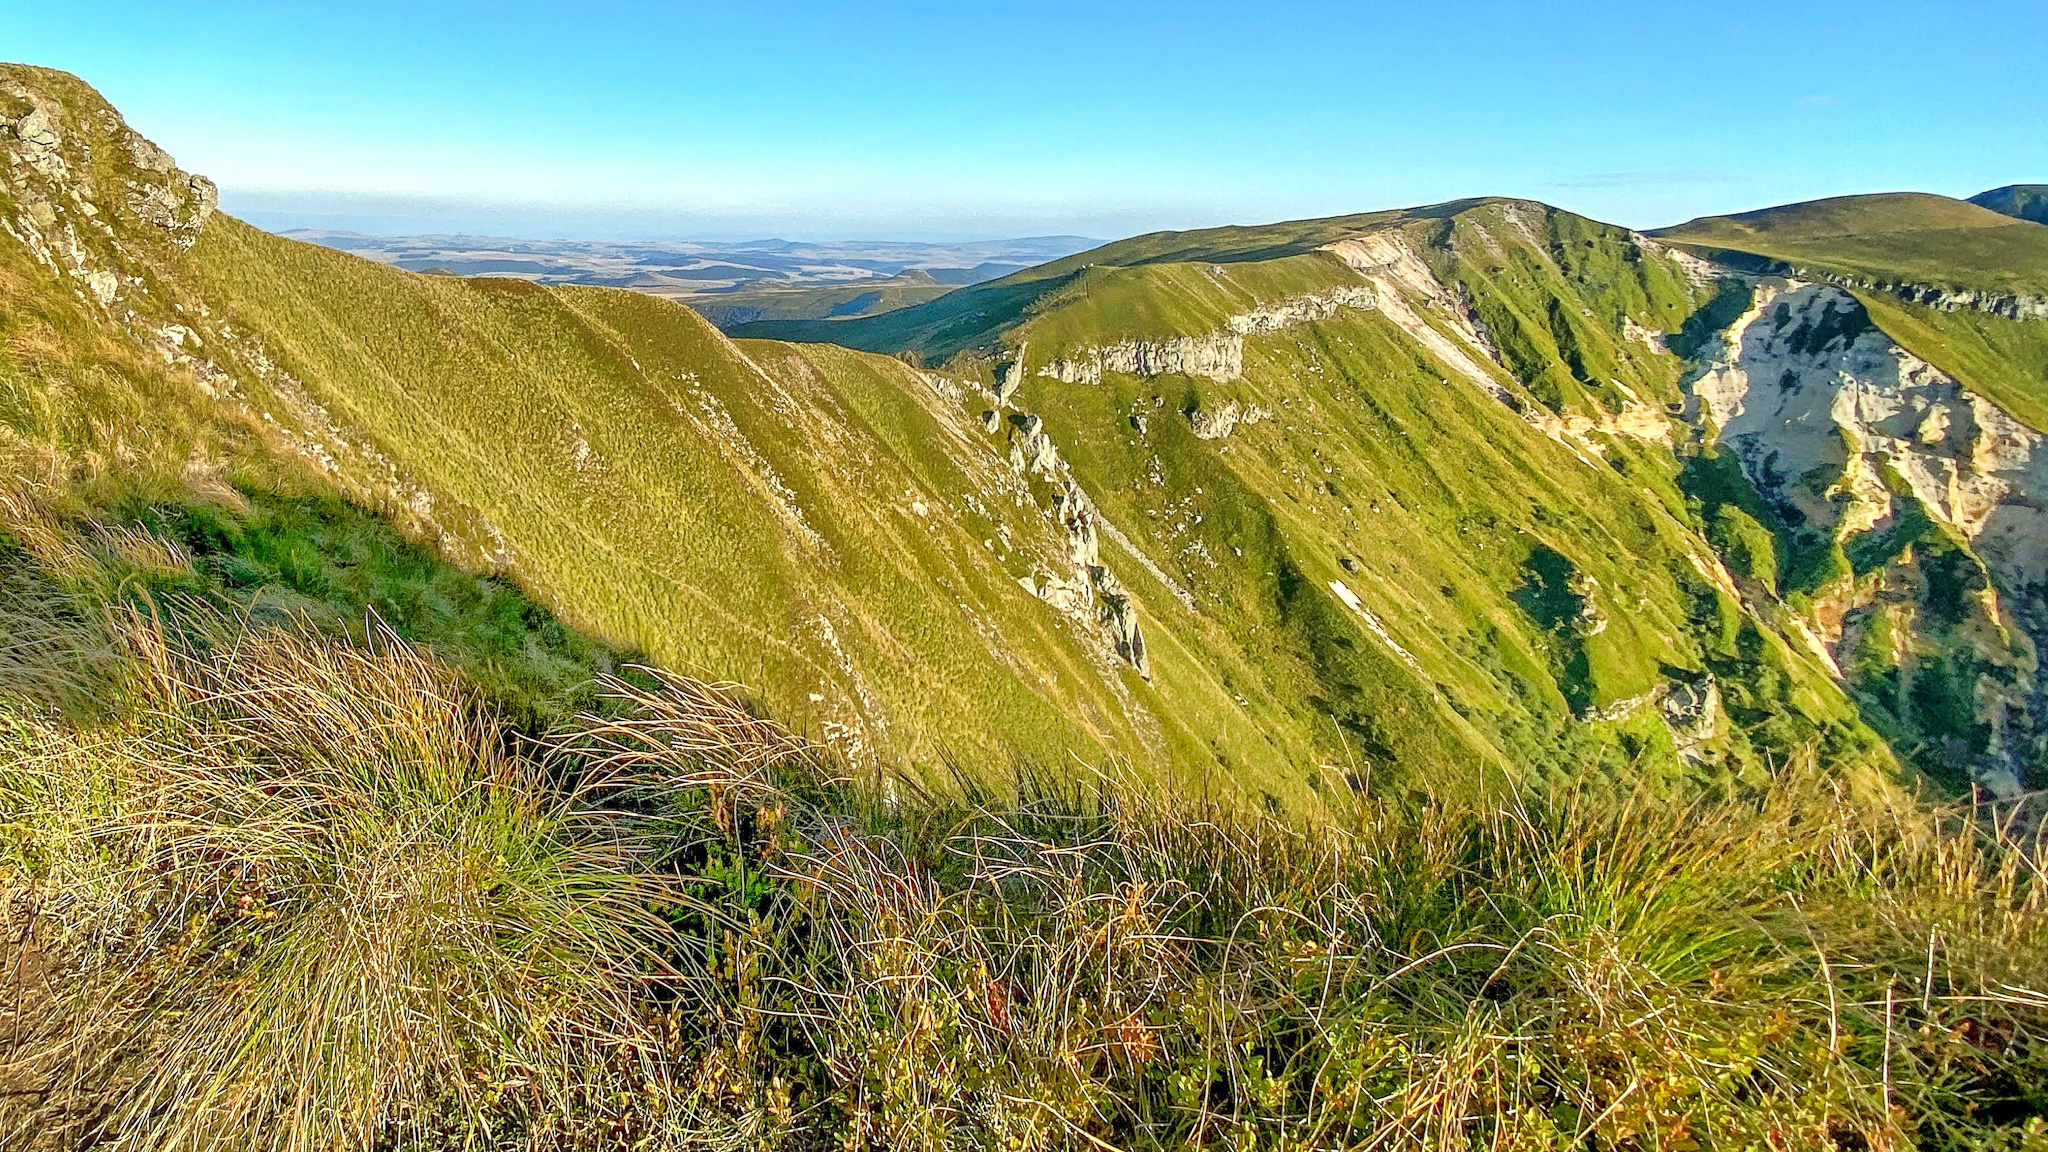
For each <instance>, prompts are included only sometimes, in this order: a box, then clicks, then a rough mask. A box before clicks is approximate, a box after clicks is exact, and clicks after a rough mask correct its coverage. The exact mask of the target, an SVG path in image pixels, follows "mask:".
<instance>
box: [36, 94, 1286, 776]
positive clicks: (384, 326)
mask: <svg viewBox="0 0 2048 1152" xmlns="http://www.w3.org/2000/svg"><path fill="white" fill-rule="evenodd" d="M7 79H8V80H9V81H10V82H11V83H12V84H13V85H14V87H15V88H16V89H18V91H14V92H12V93H11V98H12V99H13V100H15V101H17V102H18V106H17V107H10V108H9V109H7V111H8V112H9V114H10V115H26V112H25V111H24V109H26V108H28V107H30V106H31V105H33V106H35V107H38V108H46V109H47V110H46V111H45V113H44V118H45V119H47V120H50V121H51V122H52V123H54V125H55V128H54V131H55V133H56V137H55V139H56V143H55V144H54V145H53V151H52V154H53V155H56V156H58V157H59V158H63V157H72V158H74V159H68V160H65V163H64V166H63V167H62V168H56V167H53V169H52V170H53V171H54V172H56V173H57V175H55V176H50V175H47V174H42V173H38V174H37V175H36V177H35V178H34V179H33V180H32V181H31V182H30V185H29V186H28V187H27V188H26V189H25V190H21V189H18V190H16V192H15V194H14V195H13V196H12V197H11V198H10V199H9V200H8V201H6V202H5V203H4V204H0V208H4V209H5V210H6V211H7V213H8V215H9V218H10V220H11V221H12V222H13V224H14V229H15V232H16V235H14V236H9V237H6V238H4V239H0V248H4V249H5V250H6V253H7V258H6V261H5V266H6V269H7V280H6V282H5V283H6V286H7V289H8V292H9V303H8V316H9V324H10V330H11V332H12V333H13V335H12V336H11V337H10V340H11V343H10V348H11V349H12V355H11V356H10V368H9V388H8V389H7V392H6V397H7V399H6V403H5V405H4V413H5V415H7V417H8V435H9V437H10V442H13V443H18V444H21V445H25V446H32V448H33V449H34V450H35V451H37V452H40V453H42V454H44V455H46V456H47V457H48V458H49V459H50V460H51V462H52V463H51V467H52V468H54V469H56V470H57V472H58V473H59V474H60V475H59V478H60V479H62V480H63V482H64V483H65V484H66V485H70V486H76V485H80V484H85V483H86V478H87V475H88V474H91V475H102V476H119V475H126V474H129V473H132V472H134V471H135V470H136V469H135V468H134V467H131V465H132V464H133V463H134V462H135V461H140V460H148V461H154V462H155V464H154V465H153V467H155V468H157V469H158V470H160V471H161V470H163V469H165V468H168V469H169V470H170V472H171V475H172V477H173V478H174V483H175V484H182V481H181V480H175V478H176V477H178V475H179V474H180V473H181V472H191V473H193V474H194V475H202V474H203V475H216V476H225V477H228V478H229V480H228V481H225V482H224V483H225V484H226V486H227V487H228V488H230V489H235V487H236V485H240V486H241V487H243V488H247V489H249V492H246V493H244V492H240V491H239V490H237V491H235V492H233V493H230V494H223V495H220V496H219V500H225V501H227V503H228V505H235V504H237V503H240V502H246V501H248V500H251V499H256V498H257V497H258V496H261V495H262V494H263V493H268V492H271V491H275V490H279V489H280V485H282V484H283V481H282V480H278V479H276V477H279V476H287V477H296V479H294V480H293V483H294V484H296V485H297V486H298V487H297V488H296V489H294V490H297V491H306V490H310V491H312V492H315V493H323V492H324V493H328V494H331V495H333V496H339V497H346V498H347V499H349V500H352V501H354V502H355V503H356V504H357V505H358V506H361V507H364V508H366V509H370V510H373V511H377V512H380V513H382V514H385V515H388V516H389V517H390V518H391V519H392V520H393V521H394V522H396V523H397V524H398V525H399V526H400V528H401V529H402V530H403V531H404V532H406V533H409V534H411V535H412V536H414V537H415V538H417V539H421V540H423V541H425V542H426V543H429V544H431V545H433V546H434V547H436V548H438V549H439V550H441V551H442V552H443V553H445V554H447V555H449V556H451V557H453V558H455V559H456V560H457V561H458V562H460V563H461V564H463V565H465V566H467V567H468V568H469V569H470V570H471V571H473V572H475V573H476V574H478V575H479V576H482V577H485V578H488V579H497V578H503V579H506V580H509V581H513V582H516V583H517V584H519V585H520V586H522V587H525V588H527V589H530V590H531V591H532V592H533V593H534V594H535V595H536V596H538V597H539V598H540V599H542V600H544V601H546V602H547V603H549V604H552V605H554V606H556V607H557V608H559V609H560V610H561V611H562V612H563V613H564V614H565V615H566V616H567V617H569V618H570V619H571V620H572V621H573V622H574V623H576V624H577V625H580V626H581V627H583V628H585V629H588V630H589V631H591V632H593V633H596V634H598V635H602V636H604V637H606V638H607V639H608V640H610V641H612V642H613V643H616V644H618V645H620V646H623V647H626V648H631V649H636V650H639V651H643V652H646V653H648V654H649V655H650V656H652V657H653V658H655V659H656V660H658V661H660V662H661V663H663V664H665V665H667V666H669V667H674V668H684V669H690V670H694V671H698V672H701V673H703V674H706V675H709V676H713V677H718V678H734V679H740V680H744V681H745V682H746V683H748V684H749V685H750V687H752V688H753V689H755V690H756V691H758V692H759V693H760V694H761V697H762V700H763V702H764V703H765V704H766V705H768V706H769V707H772V708H773V709H775V710H776V711H777V713H778V714H779V715H782V716H785V717H788V718H789V719H790V720H791V721H792V722H794V723H796V724H799V725H801V726H803V727H805V728H808V729H810V730H812V731H816V732H820V733H823V734H827V735H830V736H832V737H833V738H834V739H835V740H836V741H837V742H838V743H839V745H840V746H841V747H842V748H843V749H844V750H846V751H847V752H848V753H849V754H850V755H852V756H853V757H854V759H855V760H856V761H857V762H877V761H880V760H884V759H886V760H887V761H888V762H891V763H904V764H923V765H927V766H931V765H937V764H939V763H941V762H943V761H946V760H948V759H950V758H961V759H967V760H972V761H973V762H975V763H976V764H977V765H978V766H980V770H982V771H987V770H990V769H994V770H996V771H997V772H1000V771H1001V770H1002V769H1001V768H1000V767H998V766H1001V765H1007V764H1012V763H1052V762H1058V761H1061V760H1063V759H1065V758H1066V757H1068V756H1070V755H1080V756H1082V757H1084V758H1092V757H1099V756H1102V755H1105V754H1115V755H1117V756H1120V757H1123V758H1125V759H1127V760H1129V761H1130V762H1131V763H1133V764H1134V765H1137V766H1139V767H1141V768H1143V769H1144V770H1146V771H1150V772H1165V771H1174V772H1177V773H1180V774H1189V773H1192V774H1193V775H1195V776H1196V777H1198V778H1199V777H1201V776H1203V775H1205V774H1208V773H1213V772H1214V771H1216V769H1217V766H1218V762H1219V757H1221V758H1223V759H1224V760H1226V761H1227V762H1228V763H1229V764H1230V766H1231V768H1232V779H1233V780H1235V781H1240V782H1242V783H1243V784H1244V785H1245V786H1247V787H1258V786H1261V783H1260V782H1261V781H1264V782H1265V786H1268V787H1274V788H1279V787H1282V785H1281V784H1280V783H1278V782H1277V779H1278V778H1279V777H1281V776H1282V774H1283V772H1282V767H1281V766H1282V765H1291V764H1292V763H1293V762H1295V761H1298V760H1302V759H1313V756H1312V755H1311V754H1310V752H1309V750H1308V749H1309V744H1308V742H1307V740H1306V738H1305V737H1303V736H1302V735H1301V734H1299V733H1292V732H1289V731H1287V730H1285V729H1266V728H1261V727H1258V726H1256V725H1255V724H1254V723H1253V721H1252V720H1251V719H1250V718H1249V717H1248V716H1247V715H1246V714H1245V713H1244V712H1243V710H1242V708H1241V706H1239V705H1237V704H1236V703H1235V702H1234V701H1233V700H1232V699H1231V697H1230V695H1229V694H1228V693H1227V692H1226V691H1225V690H1224V689H1223V688H1222V687H1221V685H1220V683H1219V681H1218V678H1217V675H1216V673H1215V672H1214V671H1213V670H1212V669H1210V668H1209V667H1208V666H1206V665H1205V664H1203V663H1202V662H1201V661H1199V660H1197V659H1192V658H1185V657H1182V656H1180V655H1178V654H1177V652H1176V649H1175V647H1174V646H1173V645H1171V644H1167V645H1160V646H1158V650H1159V659H1160V661H1161V670H1162V671H1163V672H1170V674H1168V675H1161V676H1158V677H1156V678H1155V679H1154V680H1153V681H1151V682H1147V681H1145V680H1143V679H1142V678H1140V677H1139V676H1138V675H1137V674H1136V673H1135V672H1134V671H1132V670H1131V669H1130V668H1129V667H1127V666H1126V665H1124V664H1123V663H1121V662H1120V661H1119V660H1118V659H1117V658H1116V657H1115V656H1114V654H1113V653H1111V652H1109V651H1108V649H1107V644H1106V643H1105V642H1104V640H1103V639H1102V637H1101V635H1100V633H1099V629H1098V628H1097V627H1096V626H1095V625H1094V623H1093V621H1092V620H1089V619H1085V618H1081V617H1079V616H1078V615H1077V614H1074V613H1061V612H1058V611H1055V610H1054V609H1053V608H1052V607H1051V606H1049V605H1048V604H1046V603H1044V602H1042V601H1041V600H1040V599H1038V598H1037V597H1035V596H1033V595H1032V594H1031V593H1030V592H1028V591H1026V590H1025V589H1024V588H1023V587H1020V580H1022V579H1025V578H1030V577H1033V576H1034V575H1036V574H1039V573H1042V572H1044V571H1047V570H1049V569H1053V568H1055V567H1057V566H1059V565H1062V564H1064V562H1065V561H1064V552H1065V549H1066V547H1067V545H1066V542H1065V539H1064V535H1063V533H1062V531H1061V530H1060V529H1059V527H1058V525H1057V524H1056V523H1055V522H1054V521H1053V520H1052V519H1051V518H1050V517H1049V516H1048V515H1046V513H1045V512H1044V511H1043V510H1042V509H1041V508H1040V507H1038V505H1037V504H1035V503H1034V502H1033V500H1032V498H1031V494H1030V491H1029V489H1028V487H1027V486H1026V485H1025V484H1024V483H1023V481H1021V480H1020V479H1019V478H1018V477H1017V476H1016V475H1015V474H1014V473H1012V472H1011V471H1010V470H1009V469H1008V468H1007V466H1006V465H1004V464H1003V462H1002V461H1001V459H1000V457H999V455H998V454H997V451H996V446H995V445H993V444H992V443H990V442H989V441H988V439H987V438H986V436H985V435H984V434H982V433H981V432H980V431H979V430H978V429H976V428H974V427H973V425H972V419H971V415H970V413H969V412H968V411H967V409H966V408H965V407H964V406H963V405H962V404H961V403H960V402H959V401H958V400H955V399H952V398H950V397H948V396H942V395H940V393H938V392H936V391H935V390H934V386H933V383H932V381H931V380H929V379H928V378H927V377H925V376H924V375H921V374H919V373H917V372H915V371H913V370H911V369H910V368H908V367H906V366H905V365H903V364H902V363H900V362H898V361H894V360H890V359H886V358H881V357H874V356H865V355H859V354H854V353H839V352H835V351H833V350H829V349H807V350H804V351H803V352H801V353H796V352H786V353H785V352H783V351H781V350H776V349H760V348H757V349H756V352H757V353H759V355H758V356H750V355H749V354H748V353H747V352H745V351H743V350H742V349H741V348H740V347H738V346H736V345H734V344H733V343H731V342H730V341H728V340H727V339H725V338H724V337H723V336H721V335H720V334H719V333H718V332H717V331H716V329H714V328H713V327H712V326H711V325H710V324H709V323H708V322H706V321H704V320H703V319H702V318H700V317H698V316H696V315H695V314H694V313H692V312H690V311H688V310H687V309H684V308H682V307H680V306H677V305H673V304H670V303H667V302H664V301H659V300H654V299H650V298H648V297H645V296H641V295H637V294H634V293H629V292H623V291H614V290H600V289H578V288H560V289H555V288H543V287H539V286H536V285H531V284H526V283H522V282H513V281H507V280H461V279H455V278H448V277H431V276H421V275H416V274H413V273H408V272H404V271H401V270H398V269H394V268H389V267H386V266H382V265H377V264H373V263H371V262H368V261H364V260H360V259H357V258H354V257H351V256H348V255H347V254H344V253H338V252H334V251H331V250H326V249H321V248H317V247H314V246H311V245H304V244H298V243H295V242H292V241H288V240H285V239H282V238H279V237H275V236H271V235H268V234H265V233H262V232H259V231H257V230H255V229H253V228H249V227H247V226H246V225H243V224H241V223H240V222H238V221H235V220H233V219H232V218H228V217H224V216H219V215H215V216H213V217H211V218H210V219H207V220H206V221H205V222H204V226H203V230H200V231H199V232H198V235H197V236H196V239H191V241H190V248H189V250H186V249H185V248H184V247H183V246H182V244H180V243H178V242H175V240H174V238H172V237H168V236H166V235H165V234H164V233H163V231H162V230H161V229H158V228H156V227H154V226H152V225H150V224H148V223H147V222H146V221H143V220H140V219H131V218H128V217H127V215H126V214H125V213H124V212H118V211H116V210H115V209H114V206H115V205H118V204H120V202H121V199H122V195H123V192H122V190H123V189H124V188H125V187H126V184H127V182H129V181H131V180H135V181H139V182H140V183H142V184H143V185H145V186H146V185H148V184H149V182H150V181H163V180H170V179H173V177H171V176H165V175H162V174H158V173H156V172H154V171H148V170H143V169H141V168H138V167H136V166H135V164H134V163H133V162H132V161H129V160H128V159H127V152H128V150H129V148H130V145H129V143H128V141H127V138H126V137H125V136H123V135H122V133H125V132H126V130H125V128H122V127H121V126H120V124H119V121H118V119H117V118H115V117H114V116H113V114H112V113H111V111H110V110H107V109H106V108H105V106H104V104H102V103H100V102H99V101H98V98H97V97H96V96H95V95H93V94H92V93H91V92H90V91H89V90H88V89H85V88H84V86H83V85H79V84H77V82H76V81H74V80H71V79H70V78H68V77H63V76H61V75H60V74H53V73H45V72H40V71H37V70H28V69H13V70H10V71H9V73H8V74H7ZM37 101H41V103H40V104H38V103H37ZM138 139H139V138H138ZM87 155H90V156H91V157H93V161H94V164H95V165H99V166H103V167H101V169H100V170H97V171H94V170H88V169H86V168H85V167H84V166H83V164H82V163H80V162H79V160H78V159H75V158H82V157H85V156H87ZM175 179H183V177H182V174H177V175H176V177H175ZM95 202H97V204H104V205H107V206H108V207H107V208H105V209H101V208H98V207H97V206H96V207H95V212H96V213H97V214H94V215H89V214H87V213H86V212H85V210H84V208H83V207H82V205H83V204H88V203H95ZM24 221H25V222H26V223H25V224H24V223H21V222H24ZM102 223H105V224H107V225H108V227H107V228H106V229H105V230H104V231H103V230H102V229H101V228H100V227H99V225H100V224H102ZM45 257H47V262H45V259H44V258H45ZM80 284H105V285H107V286H108V289H107V290H108V293H109V295H110V296H111V297H112V300H111V301H110V302H108V303H102V302H100V301H99V300H97V299H96V298H95V297H94V296H93V295H92V294H91V292H89V291H86V290H82V289H80V288H79V287H78V285H80ZM80 349H105V350H107V355H108V356H111V357H113V358H112V359H109V360H105V361H103V362H93V363H91V364H78V363H75V362H74V361H75V358H76V357H77V356H78V355H79V354H80V353H79V350H80ZM45 354H47V355H48V356H49V357H51V358H52V359H51V360H50V361H49V362H48V363H45V361H44V359H43V357H44V356H45ZM201 427H219V428H226V429H231V430H237V431H235V434H234V435H226V434H222V435H219V436H212V435H207V436H202V435H200V434H199V433H198V432H197V431H195V429H198V428H201ZM23 450H24V451H27V450H29V448H27V447H25V448H24V449H23ZM166 462H169V463H166ZM252 493H253V494H254V495H252ZM322 498H326V497H322ZM195 499H196V500H197V501H198V502H199V503H205V502H206V498H204V494H201V496H200V497H192V496H191V494H189V493H185V492H176V493H173V494H169V495H166V496H165V497H164V498H163V500H157V499H155V498H147V497H146V498H145V499H144V503H145V505H146V506H147V507H150V508H156V507H157V506H158V505H159V504H162V505H164V506H165V507H168V506H169V505H170V504H176V505H177V506H179V507H183V506H185V505H187V504H190V503H193V502H194V500H195ZM215 502H216V503H218V500H216V501H215ZM298 544H299V546H300V547H301V548H302V549H303V550H304V552H303V554H302V555H300V556H298V557H296V559H294V560H293V561H292V562H290V563H287V564H286V565H285V566H284V567H283V568H282V570H281V571H280V572H279V579H280V580H281V581H282V582H283V583H284V584H285V585H287V586H288V587H290V586H293V585H294V583H295V582H297V583H302V584H304V585H305V587H304V588H297V589H295V590H296V591H298V592H299V593H301V594H310V593H315V592H318V591H320V589H319V588H318V587H317V585H318V583H319V581H320V580H322V579H325V578H326V577H325V576H323V575H322V574H323V573H325V572H326V571H327V569H328V568H329V567H331V565H330V564H329V563H328V558H327V557H325V556H322V555H320V554H319V553H318V548H317V541H305V540H301V541H298ZM344 567H346V564H344ZM1137 597H1138V601H1139V605H1140V609H1139V610H1140V611H1141V612H1142V611H1143V610H1144V607H1143V602H1144V599H1145V595H1144V592H1143V590H1138V592H1137ZM380 610H382V608H381V606H380ZM1286 775H1290V776H1291V775H1293V770H1292V769H1291V767H1290V768H1288V769H1286Z"/></svg>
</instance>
